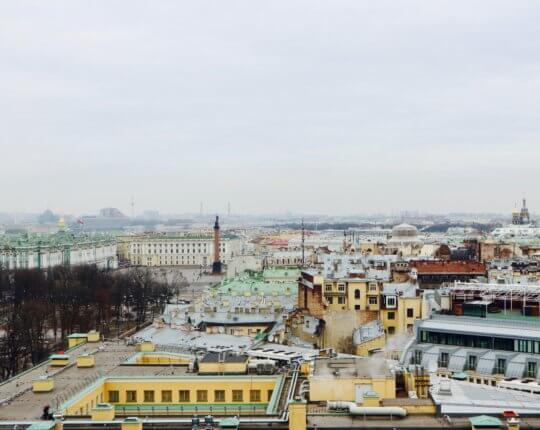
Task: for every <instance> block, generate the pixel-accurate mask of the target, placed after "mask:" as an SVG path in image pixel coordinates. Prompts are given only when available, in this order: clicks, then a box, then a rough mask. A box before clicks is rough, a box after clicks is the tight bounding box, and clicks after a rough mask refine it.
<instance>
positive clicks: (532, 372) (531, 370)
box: [527, 361, 537, 378]
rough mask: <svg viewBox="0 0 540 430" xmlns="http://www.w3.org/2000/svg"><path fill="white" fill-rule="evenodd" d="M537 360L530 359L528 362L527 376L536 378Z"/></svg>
mask: <svg viewBox="0 0 540 430" xmlns="http://www.w3.org/2000/svg"><path fill="white" fill-rule="evenodd" d="M536 370H537V369H536V362H534V361H529V362H528V363H527V378H536Z"/></svg>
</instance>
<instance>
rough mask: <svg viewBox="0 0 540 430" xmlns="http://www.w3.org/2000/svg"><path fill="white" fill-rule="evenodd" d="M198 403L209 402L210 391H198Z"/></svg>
mask: <svg viewBox="0 0 540 430" xmlns="http://www.w3.org/2000/svg"><path fill="white" fill-rule="evenodd" d="M197 401H198V402H207V401H208V391H206V390H197Z"/></svg>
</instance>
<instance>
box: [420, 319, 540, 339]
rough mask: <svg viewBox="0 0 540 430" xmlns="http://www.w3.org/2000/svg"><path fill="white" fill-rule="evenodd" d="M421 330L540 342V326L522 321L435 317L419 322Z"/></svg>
mask: <svg viewBox="0 0 540 430" xmlns="http://www.w3.org/2000/svg"><path fill="white" fill-rule="evenodd" d="M418 327H419V328H420V329H421V330H430V331H436V332H441V333H458V334H470V335H476V336H495V337H504V338H511V339H514V338H520V339H528V340H540V330H539V327H538V325H535V324H527V323H525V322H522V321H512V320H511V321H505V320H498V319H486V318H480V317H462V316H456V317H451V316H448V317H444V318H442V317H439V316H437V317H435V318H431V319H427V320H422V321H419V322H418Z"/></svg>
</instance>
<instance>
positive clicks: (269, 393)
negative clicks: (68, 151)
mask: <svg viewBox="0 0 540 430" xmlns="http://www.w3.org/2000/svg"><path fill="white" fill-rule="evenodd" d="M272 394H274V390H268V391H267V393H266V395H267V396H268V397H267V400H268V401H270V399H271V398H272Z"/></svg>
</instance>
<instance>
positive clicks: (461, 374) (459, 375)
mask: <svg viewBox="0 0 540 430" xmlns="http://www.w3.org/2000/svg"><path fill="white" fill-rule="evenodd" d="M468 377H469V376H468V375H467V374H466V373H465V372H457V373H454V374H453V375H452V379H456V380H458V381H465V380H466V379H467V378H468Z"/></svg>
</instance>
